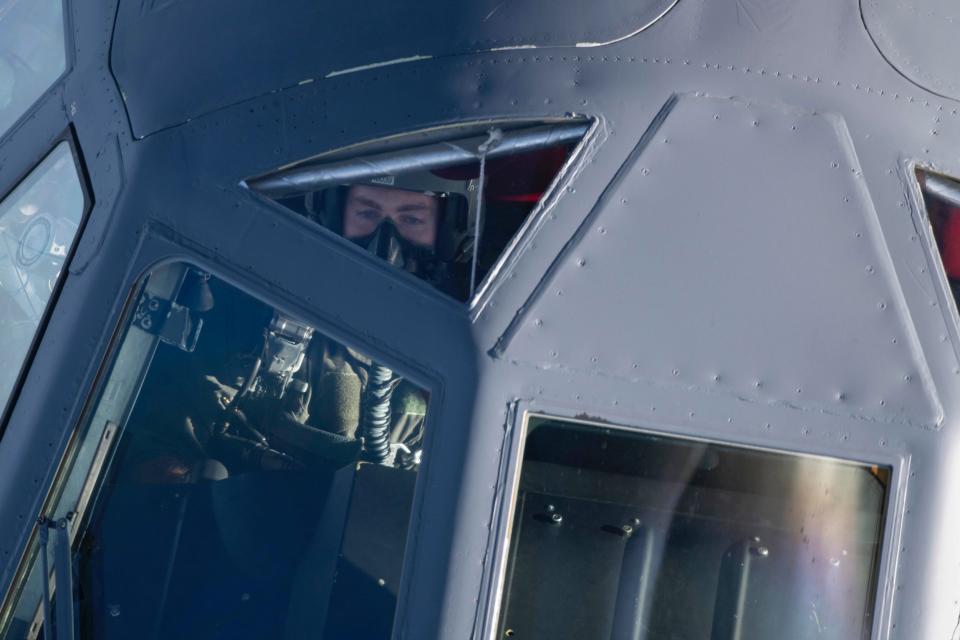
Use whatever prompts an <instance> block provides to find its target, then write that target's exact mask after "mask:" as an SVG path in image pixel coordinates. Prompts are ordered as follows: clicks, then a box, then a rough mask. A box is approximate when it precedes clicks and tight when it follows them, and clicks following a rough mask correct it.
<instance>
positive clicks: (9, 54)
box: [0, 0, 67, 138]
mask: <svg viewBox="0 0 960 640" xmlns="http://www.w3.org/2000/svg"><path fill="white" fill-rule="evenodd" d="M66 68H67V60H66V52H65V49H64V33H63V4H62V0H0V138H2V137H3V134H5V133H6V132H7V130H8V129H9V128H10V127H11V126H12V125H13V123H14V122H16V121H17V119H18V118H19V117H20V116H22V115H23V114H24V113H26V111H27V109H29V108H30V105H32V104H33V103H34V102H36V101H37V98H39V97H40V96H41V95H43V92H44V91H46V90H47V89H48V88H49V87H50V85H51V84H53V82H54V81H55V80H56V79H57V78H58V77H60V74H62V73H63V72H64V71H65V70H66Z"/></svg>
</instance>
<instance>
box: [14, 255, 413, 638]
mask: <svg viewBox="0 0 960 640" xmlns="http://www.w3.org/2000/svg"><path fill="white" fill-rule="evenodd" d="M427 402H428V394H427V392H426V391H425V390H424V389H422V388H420V387H418V386H415V385H413V384H411V383H410V382H408V381H407V380H406V379H404V378H403V377H402V376H401V375H399V374H397V373H395V372H394V371H392V370H390V369H388V368H386V367H384V366H383V365H381V364H379V363H377V362H374V361H372V360H371V359H370V358H368V357H367V356H365V355H364V354H362V353H360V352H358V351H356V350H354V349H352V348H350V347H348V346H345V345H343V344H340V343H338V342H336V341H334V340H331V339H330V338H327V337H326V336H324V335H322V334H321V333H320V332H319V331H316V330H314V328H313V327H310V326H309V325H307V324H304V323H302V322H300V321H298V320H296V319H294V318H291V317H289V316H286V315H284V314H283V313H281V312H279V311H277V310H275V309H273V308H271V307H269V306H267V305H265V304H263V303H261V302H260V301H258V300H256V299H254V298H252V297H250V296H248V295H246V294H244V293H242V292H240V291H239V290H237V289H235V288H233V287H231V286H229V285H227V284H225V283H223V282H221V281H219V280H217V279H216V278H212V277H211V276H210V275H209V274H206V273H202V272H199V271H197V270H195V269H193V268H191V267H186V266H183V265H172V266H168V267H164V268H162V269H159V270H157V271H155V272H154V273H153V274H152V275H151V276H150V277H149V279H148V281H147V282H146V284H145V286H144V289H143V292H142V295H141V297H140V300H139V304H138V307H137V309H136V311H135V312H134V313H133V317H132V319H131V321H130V325H129V326H128V328H127V330H126V335H125V337H124V339H123V342H122V343H121V345H120V347H119V350H118V354H117V356H116V359H115V361H114V363H113V366H112V370H111V374H110V377H109V378H108V380H107V382H106V385H105V388H104V390H103V392H102V394H101V396H100V400H99V403H98V404H97V406H96V409H95V410H94V413H93V416H92V418H91V419H90V421H89V422H88V423H87V426H86V428H85V431H84V432H83V434H82V435H81V438H80V439H79V440H78V444H77V445H76V448H75V450H74V451H73V452H71V454H70V458H69V459H70V460H71V461H72V469H70V470H69V472H67V473H66V474H65V475H64V476H63V477H62V478H61V480H59V481H58V484H57V485H56V486H55V488H54V495H56V496H57V498H56V500H55V501H54V506H53V508H52V509H51V511H50V512H49V514H48V515H49V517H50V518H52V519H53V520H58V519H60V518H63V517H65V516H67V515H68V514H69V513H71V512H73V513H75V515H74V516H73V517H72V520H70V524H69V531H70V534H71V537H72V542H73V545H74V549H75V550H76V551H77V552H78V561H77V572H76V574H75V579H74V582H75V584H74V585H73V588H72V589H70V590H69V591H62V590H60V589H59V587H58V588H57V589H55V590H54V595H53V601H54V609H56V606H57V605H58V602H57V601H58V598H59V596H58V592H62V593H72V594H73V602H74V604H75V606H76V609H77V610H78V611H79V616H78V618H79V622H78V624H79V627H78V630H79V634H80V635H79V637H84V638H118V639H128V638H144V639H147V638H154V639H159V638H231V639H234V638H236V639H243V638H330V639H334V638H337V639H339V638H369V639H371V640H376V639H378V638H383V639H386V638H389V636H390V632H391V629H392V624H393V616H394V608H395V604H396V598H397V593H398V589H399V585H400V571H401V567H402V560H403V551H404V546H405V543H406V534H407V526H408V520H409V516H410V509H411V506H412V500H413V489H414V483H415V481H416V477H417V471H418V469H419V466H420V461H421V448H422V442H423V426H424V419H425V414H426V408H427ZM32 554H33V560H32V566H31V569H30V573H29V574H27V578H26V580H23V581H21V584H20V585H19V586H18V590H19V597H18V599H17V600H16V602H14V603H12V604H14V605H15V608H14V609H13V613H12V615H11V616H10V620H8V621H7V626H6V631H5V632H4V631H2V630H0V637H5V638H10V639H13V638H16V639H17V640H20V639H21V638H33V637H36V636H37V634H38V633H42V629H43V624H42V613H41V611H42V606H41V605H42V602H43V600H42V597H43V596H42V589H41V579H40V575H41V572H40V570H39V569H38V567H39V565H40V563H39V562H37V561H36V557H37V556H38V555H39V553H38V545H36V544H35V545H34V546H33V549H32ZM47 555H48V557H49V558H50V563H51V565H52V564H54V563H55V562H56V559H55V558H54V555H53V554H52V553H51V551H50V549H48V553H47ZM54 570H55V567H54V569H51V573H53V572H54ZM52 619H53V620H56V619H57V618H56V616H53V617H52ZM58 635H59V634H58Z"/></svg>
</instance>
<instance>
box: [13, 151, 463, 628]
mask: <svg viewBox="0 0 960 640" xmlns="http://www.w3.org/2000/svg"><path fill="white" fill-rule="evenodd" d="M54 146H55V145H54ZM45 157H46V156H44V158H45ZM28 175H29V172H28ZM18 184H19V182H18ZM305 222H307V221H305ZM311 226H315V225H312V224H311ZM78 235H79V233H78ZM177 248H178V249H179V251H177V252H164V255H163V257H161V258H159V259H154V260H150V261H148V262H147V263H146V265H145V266H144V267H143V268H141V269H138V270H137V271H136V272H135V274H134V276H133V277H132V278H131V280H130V283H131V284H130V285H129V289H128V292H127V295H126V297H125V299H124V303H123V306H122V308H121V310H120V313H119V314H118V316H117V318H118V319H117V322H116V324H115V325H114V326H113V328H112V330H111V331H110V337H109V341H108V343H107V347H106V349H105V350H104V352H103V356H102V358H101V359H100V363H99V365H98V366H97V369H96V374H95V376H94V381H93V384H92V385H91V386H90V389H89V391H88V392H87V393H86V395H85V397H84V399H83V402H82V409H81V411H80V414H79V417H78V419H77V421H76V422H75V423H74V424H73V425H72V426H71V427H70V430H69V437H68V439H67V443H66V446H65V447H64V449H63V452H62V453H60V454H58V455H57V456H56V457H55V461H54V466H53V468H54V471H53V474H52V476H51V480H50V482H49V484H48V485H47V487H46V488H45V489H44V490H43V492H42V496H43V497H42V500H41V501H40V505H41V506H40V509H39V512H38V514H37V518H38V519H35V520H34V524H33V526H32V528H31V530H30V532H29V533H28V534H27V536H26V537H25V543H24V546H23V548H22V549H21V551H20V553H19V558H18V559H17V563H16V565H15V567H16V568H15V570H14V572H13V574H12V576H11V579H10V581H9V582H8V583H7V585H5V586H6V590H5V591H4V592H0V634H2V633H4V632H5V631H7V629H8V626H9V623H10V622H11V620H12V616H13V614H14V612H15V611H16V609H17V604H18V603H19V601H20V598H21V597H22V593H23V590H24V587H25V586H26V583H27V580H28V579H29V577H30V574H31V572H32V571H33V568H34V565H35V564H36V563H37V562H38V561H37V559H36V557H35V556H34V553H33V550H34V548H35V547H36V545H37V544H38V541H39V531H40V526H41V525H40V523H39V518H42V517H44V516H46V515H47V514H49V513H51V512H52V510H53V509H55V508H56V506H57V502H58V501H59V500H60V498H61V494H62V491H63V488H64V487H65V486H66V484H67V481H68V480H69V477H70V474H71V472H72V470H73V463H74V461H75V460H76V458H77V455H78V453H79V450H80V446H81V445H82V443H83V440H84V436H86V435H87V431H88V430H87V429H86V427H87V426H89V424H90V422H91V421H92V420H93V418H94V417H95V415H96V412H97V408H98V406H99V404H100V401H101V399H102V397H103V394H104V392H105V390H106V388H107V384H108V382H109V380H110V378H111V376H112V374H113V371H114V367H115V365H116V362H117V358H118V356H119V355H120V351H121V349H122V347H123V344H124V342H125V337H126V335H127V330H128V329H129V328H130V327H131V326H133V317H134V314H135V312H136V310H137V306H138V303H139V300H140V298H141V296H142V294H143V291H144V289H145V286H146V284H147V281H148V279H149V278H150V276H151V275H152V274H153V273H154V272H156V271H157V270H159V269H162V268H163V267H165V266H168V265H172V264H180V265H184V266H186V267H192V268H196V269H201V270H203V271H205V272H207V273H210V274H211V276H212V277H214V278H217V279H218V280H220V281H221V282H222V283H224V284H227V285H229V286H231V287H233V288H235V289H237V290H238V291H239V292H241V293H242V294H244V295H247V296H249V297H251V298H254V299H256V300H257V301H258V302H260V303H262V304H264V305H267V306H270V307H272V308H273V309H275V310H277V311H282V312H287V313H291V315H295V316H297V317H301V318H302V319H303V320H304V321H305V322H308V323H310V324H311V325H312V326H313V327H314V329H315V330H316V331H318V332H319V333H321V334H323V335H324V336H326V337H327V338H330V339H332V340H335V341H337V342H339V343H341V344H343V345H345V346H349V347H350V348H355V349H357V350H359V351H360V352H362V353H363V354H364V355H366V356H367V357H370V358H373V359H375V360H376V361H377V362H379V363H381V364H385V365H386V366H388V367H389V368H391V369H393V370H394V371H395V372H401V373H403V374H404V378H406V379H407V380H409V381H410V382H411V383H413V384H415V385H416V386H418V387H420V388H421V389H423V390H425V391H427V393H428V394H429V401H428V405H427V413H426V415H425V417H424V423H423V428H424V439H423V447H422V450H423V451H424V457H425V461H424V463H423V464H422V465H421V467H420V469H418V470H417V476H416V479H415V484H414V490H413V499H412V503H411V509H410V515H409V522H408V524H407V532H406V542H405V545H404V550H403V556H402V569H401V573H400V584H399V588H398V592H397V601H396V608H395V610H394V616H393V628H394V630H396V628H397V624H398V623H399V621H400V620H401V617H402V616H401V613H402V611H403V609H404V607H405V606H406V600H407V598H408V589H409V581H410V579H411V576H412V573H411V572H410V571H409V567H410V566H411V564H412V562H411V554H412V553H414V552H415V551H416V547H417V537H418V534H417V531H418V529H419V527H418V522H419V512H420V509H421V505H422V503H423V494H424V492H425V488H426V484H427V481H428V477H429V470H430V468H429V464H430V463H429V460H431V459H432V457H433V449H434V440H435V438H436V434H435V432H436V431H439V429H438V428H437V426H436V424H437V420H438V418H437V415H438V414H440V413H441V407H442V406H443V400H444V395H445V389H444V385H443V380H442V379H441V378H440V376H439V375H437V374H436V373H435V372H434V373H433V375H431V372H430V371H428V370H425V369H424V368H423V365H422V363H421V362H419V361H412V362H411V361H404V359H403V357H402V355H400V354H397V353H390V352H389V351H386V350H384V349H383V346H382V345H379V344H377V343H375V342H373V341H371V340H369V339H366V340H364V339H363V337H362V336H361V335H359V334H353V333H348V329H347V328H346V327H345V326H344V325H335V324H333V323H331V322H330V321H328V320H326V319H324V318H323V317H321V316H320V315H318V314H317V313H316V311H314V309H316V308H317V307H316V305H315V304H306V303H305V301H303V300H301V299H300V298H299V297H297V296H294V295H292V294H287V293H285V292H283V291H280V290H277V291H266V290H263V288H262V287H257V286H253V285H252V284H250V283H248V282H245V281H244V275H242V274H238V273H231V268H230V266H229V265H225V264H222V263H215V262H211V261H210V260H209V259H207V258H206V257H205V256H201V255H199V254H193V253H190V252H189V251H188V250H187V249H186V248H184V247H182V246H179V245H178V246H177ZM71 255H72V254H71ZM291 302H294V304H291ZM297 302H299V305H300V307H301V309H303V310H305V311H307V313H306V314H303V313H297V311H298V309H297V306H298V305H297ZM157 340H158V341H159V337H158V338H157ZM154 357H155V347H154V350H153V352H152V353H151V355H150V362H151V363H152V360H153V358H154ZM397 365H399V366H397ZM149 368H150V364H148V365H147V366H146V368H145V369H144V370H143V372H142V373H141V376H140V378H139V379H138V380H137V382H136V383H135V387H136V389H137V390H136V392H135V394H134V400H133V402H132V403H131V404H130V405H129V406H127V407H126V408H125V410H124V415H123V423H122V424H118V425H116V426H115V430H114V433H113V435H112V436H111V440H112V441H111V442H110V443H109V445H107V447H106V451H105V452H104V453H103V461H102V465H101V467H100V468H98V469H94V468H91V472H92V473H94V474H95V475H97V476H99V477H97V479H96V481H95V482H94V484H93V486H92V489H91V491H90V496H89V497H88V498H87V507H88V509H87V513H85V514H83V516H82V517H81V518H79V519H78V520H77V521H76V527H77V528H76V529H75V531H74V532H73V533H71V534H70V535H71V549H73V550H75V545H76V544H77V541H78V540H79V539H80V538H81V535H80V534H81V533H82V532H83V531H84V530H85V528H86V526H87V525H89V521H88V518H89V516H90V514H91V513H92V512H93V511H92V509H91V508H90V507H91V506H93V505H94V504H95V502H96V499H97V496H98V491H99V489H100V485H101V481H102V479H103V478H104V477H105V476H104V474H105V473H107V472H108V471H109V467H110V465H111V464H112V458H113V456H114V455H115V453H116V451H117V446H118V444H119V442H120V440H121V439H122V438H123V432H124V430H125V429H126V426H127V424H126V423H127V421H128V420H129V417H130V414H131V412H132V409H133V407H134V405H135V404H136V397H137V396H138V395H139V393H140V388H141V386H142V384H143V381H144V379H145V378H146V375H147V373H148V371H149ZM0 436H2V432H0ZM90 481H91V479H90V477H87V478H86V479H85V481H84V485H86V484H88V483H90ZM81 499H83V498H82V497H81ZM3 586H4V585H2V584H0V588H3ZM51 593H52V592H51ZM393 636H394V634H393V633H391V638H392V637H393Z"/></svg>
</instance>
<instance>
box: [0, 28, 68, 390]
mask: <svg viewBox="0 0 960 640" xmlns="http://www.w3.org/2000/svg"><path fill="white" fill-rule="evenodd" d="M0 26H2V25H0ZM0 42H2V41H0ZM2 46H3V45H2V44H0V47H2ZM85 205H86V201H85V198H84V192H83V188H82V186H81V183H80V177H79V175H78V173H77V167H76V164H75V163H74V159H73V154H72V152H71V149H70V144H69V143H67V142H61V143H60V144H59V145H58V146H57V147H56V148H55V149H54V150H53V151H52V152H51V153H50V154H49V155H48V156H47V157H46V158H45V159H44V160H43V161H42V162H41V163H40V164H39V165H38V166H37V168H36V169H34V170H33V171H32V172H31V173H30V175H28V176H27V178H26V179H25V180H24V181H23V182H22V183H20V185H19V186H18V187H17V188H16V189H14V190H13V192H12V193H10V195H8V196H7V197H6V198H5V199H4V200H3V201H2V202H0V362H3V366H2V367H0V407H2V405H5V404H6V403H7V401H8V400H9V398H10V394H11V392H12V391H13V388H14V386H15V385H16V381H17V377H18V375H19V373H20V368H21V365H22V363H23V362H24V360H25V359H26V357H27V354H28V352H29V351H30V345H31V343H32V342H33V339H34V335H35V334H36V332H37V329H38V327H39V326H40V323H41V321H42V319H43V316H44V310H45V309H46V307H47V304H48V303H49V301H50V297H51V296H52V295H53V291H54V290H55V288H56V286H57V282H58V281H59V280H60V277H61V274H62V272H63V270H64V265H65V263H66V261H67V256H68V255H69V253H70V248H71V246H72V245H73V241H74V239H75V236H76V234H77V229H78V228H79V226H80V222H81V220H82V218H83V213H84V209H85Z"/></svg>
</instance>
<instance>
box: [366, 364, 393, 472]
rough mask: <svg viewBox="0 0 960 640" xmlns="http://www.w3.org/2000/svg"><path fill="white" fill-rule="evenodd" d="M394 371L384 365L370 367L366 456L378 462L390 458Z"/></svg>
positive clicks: (386, 460) (367, 389) (367, 396)
mask: <svg viewBox="0 0 960 640" xmlns="http://www.w3.org/2000/svg"><path fill="white" fill-rule="evenodd" d="M392 382H393V371H391V370H390V369H388V368H387V367H384V366H383V365H379V364H374V365H373V366H371V367H370V379H369V380H368V381H367V388H366V390H365V393H364V395H365V397H364V403H363V404H364V406H365V407H366V409H365V411H364V412H363V425H362V429H361V430H360V433H361V434H362V435H363V442H364V448H365V449H366V456H365V457H366V458H367V459H368V460H370V461H371V462H376V463H377V464H386V463H387V462H388V461H389V460H390V440H389V436H390V413H391V411H390V400H391V398H392V396H393V389H394V385H393V384H392Z"/></svg>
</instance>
